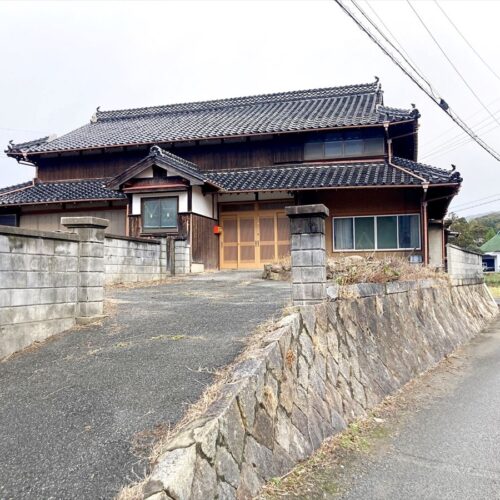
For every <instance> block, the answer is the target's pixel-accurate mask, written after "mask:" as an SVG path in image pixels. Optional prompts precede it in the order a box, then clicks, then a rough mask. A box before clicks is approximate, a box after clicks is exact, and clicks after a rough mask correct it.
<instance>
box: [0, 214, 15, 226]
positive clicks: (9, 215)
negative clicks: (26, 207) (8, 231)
mask: <svg viewBox="0 0 500 500" xmlns="http://www.w3.org/2000/svg"><path fill="white" fill-rule="evenodd" d="M0 215H1V216H3V217H14V224H7V225H5V224H0V225H2V226H4V227H19V214H17V213H14V212H9V213H3V214H0Z"/></svg>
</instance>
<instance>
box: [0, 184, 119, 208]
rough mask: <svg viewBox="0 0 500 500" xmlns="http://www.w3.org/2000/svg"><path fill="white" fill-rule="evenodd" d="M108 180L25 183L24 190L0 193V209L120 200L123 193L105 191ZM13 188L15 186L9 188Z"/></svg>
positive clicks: (5, 189)
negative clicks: (45, 204) (9, 206)
mask: <svg viewBox="0 0 500 500" xmlns="http://www.w3.org/2000/svg"><path fill="white" fill-rule="evenodd" d="M107 181H109V179H107V178H106V179H88V180H79V181H59V182H37V183H35V184H32V183H31V182H29V183H26V184H27V186H26V187H24V188H22V187H21V188H20V189H17V190H16V191H12V190H11V189H9V190H7V189H8V188H4V193H5V194H2V191H0V207H2V206H7V205H31V204H36V203H58V202H59V203H61V202H69V201H84V200H117V199H118V200H121V199H126V196H125V195H124V194H123V193H120V192H117V191H113V190H111V189H107V188H106V187H105V183H106V182H107ZM11 188H15V186H11Z"/></svg>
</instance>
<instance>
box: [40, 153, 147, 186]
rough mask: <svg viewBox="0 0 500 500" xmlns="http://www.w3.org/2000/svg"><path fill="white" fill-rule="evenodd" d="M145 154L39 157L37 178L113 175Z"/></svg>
mask: <svg viewBox="0 0 500 500" xmlns="http://www.w3.org/2000/svg"><path fill="white" fill-rule="evenodd" d="M146 155H147V150H144V151H141V152H138V151H133V152H132V151H126V152H123V153H107V154H106V153H105V154H95V155H77V156H61V157H56V158H40V159H39V160H38V161H37V163H38V178H39V179H40V180H42V181H57V180H66V179H91V178H98V177H114V176H115V175H118V174H119V173H121V172H123V171H124V170H126V169H127V168H128V167H130V166H131V165H133V164H134V163H137V162H138V161H139V160H141V159H142V158H144V157H145V156H146Z"/></svg>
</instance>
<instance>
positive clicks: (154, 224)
mask: <svg viewBox="0 0 500 500" xmlns="http://www.w3.org/2000/svg"><path fill="white" fill-rule="evenodd" d="M142 228H143V230H144V231H147V230H148V229H165V230H175V229H177V198H175V197H170V198H143V199H142Z"/></svg>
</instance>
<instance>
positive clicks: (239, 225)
mask: <svg viewBox="0 0 500 500" xmlns="http://www.w3.org/2000/svg"><path fill="white" fill-rule="evenodd" d="M221 226H222V235H221V263H220V266H221V268H226V269H227V268H232V269H234V268H247V269H256V268H259V267H260V266H261V265H262V264H267V263H271V262H273V261H275V260H276V259H279V258H282V257H286V256H288V255H290V222H289V220H288V217H287V216H286V215H285V214H284V213H283V212H280V211H278V210H272V211H271V210H265V211H261V212H258V211H252V212H250V211H246V212H241V213H233V214H230V215H229V214H228V215H223V216H221Z"/></svg>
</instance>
